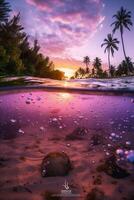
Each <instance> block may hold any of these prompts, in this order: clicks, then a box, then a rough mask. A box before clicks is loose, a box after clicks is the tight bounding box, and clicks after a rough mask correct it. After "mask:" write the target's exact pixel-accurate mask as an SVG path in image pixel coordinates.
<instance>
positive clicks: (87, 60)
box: [83, 56, 90, 73]
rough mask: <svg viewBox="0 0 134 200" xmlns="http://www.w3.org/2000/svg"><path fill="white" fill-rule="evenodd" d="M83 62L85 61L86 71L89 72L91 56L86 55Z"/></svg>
mask: <svg viewBox="0 0 134 200" xmlns="http://www.w3.org/2000/svg"><path fill="white" fill-rule="evenodd" d="M83 63H85V65H86V73H89V64H90V58H89V57H88V56H85V57H84V59H83Z"/></svg>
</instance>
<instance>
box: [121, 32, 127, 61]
mask: <svg viewBox="0 0 134 200" xmlns="http://www.w3.org/2000/svg"><path fill="white" fill-rule="evenodd" d="M120 32H121V42H122V48H123V53H124V57H125V60H126V59H127V56H126V51H125V45H124V40H123V33H122V31H121V30H120Z"/></svg>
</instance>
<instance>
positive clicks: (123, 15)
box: [111, 7, 133, 60]
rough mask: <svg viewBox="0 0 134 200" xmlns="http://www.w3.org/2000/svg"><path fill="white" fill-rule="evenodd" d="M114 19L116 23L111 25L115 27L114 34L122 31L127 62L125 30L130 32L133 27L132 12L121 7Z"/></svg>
mask: <svg viewBox="0 0 134 200" xmlns="http://www.w3.org/2000/svg"><path fill="white" fill-rule="evenodd" d="M113 18H115V21H114V22H113V23H112V24H111V26H114V29H113V33H115V32H116V31H117V30H120V34H121V41H122V48H123V53H124V56H125V60H126V59H127V56H126V51H125V45H124V39H123V33H124V28H126V29H128V30H129V31H130V26H132V25H133V23H132V21H131V12H130V11H127V10H126V9H124V8H123V7H121V8H120V10H119V11H118V12H117V13H116V14H115V15H113Z"/></svg>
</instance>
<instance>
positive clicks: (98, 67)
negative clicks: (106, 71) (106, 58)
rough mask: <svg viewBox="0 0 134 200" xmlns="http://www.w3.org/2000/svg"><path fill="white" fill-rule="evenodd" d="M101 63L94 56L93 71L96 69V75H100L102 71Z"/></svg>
mask: <svg viewBox="0 0 134 200" xmlns="http://www.w3.org/2000/svg"><path fill="white" fill-rule="evenodd" d="M101 63H102V61H101V59H100V58H98V57H96V58H95V59H94V61H93V66H94V69H95V70H94V71H96V75H98V76H99V75H101V73H102V68H101Z"/></svg>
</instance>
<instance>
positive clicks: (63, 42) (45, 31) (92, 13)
mask: <svg viewBox="0 0 134 200" xmlns="http://www.w3.org/2000/svg"><path fill="white" fill-rule="evenodd" d="M26 2H27V3H28V4H29V5H31V6H34V7H35V9H36V13H35V12H34V13H32V15H33V17H32V16H31V18H33V19H35V18H37V19H38V20H33V23H32V22H31V23H32V26H33V27H32V28H31V30H32V31H31V35H33V32H34V31H35V33H34V34H38V36H39V37H38V38H39V41H40V44H41V47H42V52H44V53H45V54H48V55H55V56H58V55H62V56H69V49H70V48H75V47H76V46H77V47H79V46H81V45H82V44H83V43H84V42H87V40H88V39H89V38H90V36H92V35H93V34H94V33H96V32H97V29H98V26H99V25H101V24H102V23H103V21H104V19H105V17H104V16H102V15H101V8H102V0H83V1H81V0H64V1H63V0H26ZM30 26H31V25H30ZM29 32H30V30H29Z"/></svg>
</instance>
